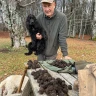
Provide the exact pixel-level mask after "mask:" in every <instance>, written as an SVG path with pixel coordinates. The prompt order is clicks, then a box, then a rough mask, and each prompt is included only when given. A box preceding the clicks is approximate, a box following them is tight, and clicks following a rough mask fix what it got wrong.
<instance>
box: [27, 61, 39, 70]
mask: <svg viewBox="0 0 96 96" xmlns="http://www.w3.org/2000/svg"><path fill="white" fill-rule="evenodd" d="M27 65H28V69H31V68H32V69H36V68H40V65H39V62H38V61H37V60H34V61H32V60H29V61H28V62H27Z"/></svg>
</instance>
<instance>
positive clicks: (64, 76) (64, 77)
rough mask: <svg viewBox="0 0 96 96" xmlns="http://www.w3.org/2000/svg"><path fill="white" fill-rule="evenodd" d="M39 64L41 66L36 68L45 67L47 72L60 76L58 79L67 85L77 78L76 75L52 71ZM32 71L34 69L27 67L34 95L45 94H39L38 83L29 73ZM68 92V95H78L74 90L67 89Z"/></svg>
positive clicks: (53, 75) (55, 76) (56, 76)
mask: <svg viewBox="0 0 96 96" xmlns="http://www.w3.org/2000/svg"><path fill="white" fill-rule="evenodd" d="M40 66H41V68H38V69H36V70H39V69H46V70H47V71H48V73H49V74H51V76H52V77H54V78H60V79H62V80H64V81H65V83H66V84H67V85H71V86H72V87H73V84H74V81H75V80H76V79H77V75H74V74H68V73H57V72H54V71H51V70H49V69H47V68H45V67H44V66H42V65H40ZM36 70H35V71H36ZM32 71H34V69H28V70H27V76H28V77H29V81H30V84H31V87H32V91H33V94H34V96H47V95H46V94H45V93H44V94H43V95H42V94H39V92H38V91H39V84H38V83H37V81H36V80H35V79H34V77H33V76H32V75H31V72H32ZM68 94H69V96H79V95H78V92H77V91H74V90H69V91H68Z"/></svg>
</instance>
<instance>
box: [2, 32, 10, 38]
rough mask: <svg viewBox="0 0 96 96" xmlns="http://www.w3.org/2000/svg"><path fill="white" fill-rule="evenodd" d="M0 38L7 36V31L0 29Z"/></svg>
mask: <svg viewBox="0 0 96 96" xmlns="http://www.w3.org/2000/svg"><path fill="white" fill-rule="evenodd" d="M0 38H9V32H6V31H4V32H3V31H0Z"/></svg>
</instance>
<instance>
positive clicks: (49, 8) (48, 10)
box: [42, 2, 55, 17]
mask: <svg viewBox="0 0 96 96" xmlns="http://www.w3.org/2000/svg"><path fill="white" fill-rule="evenodd" d="M42 7H43V11H44V13H45V15H46V16H48V17H52V16H53V14H54V9H55V2H53V3H42Z"/></svg>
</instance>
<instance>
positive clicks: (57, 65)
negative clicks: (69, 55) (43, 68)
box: [50, 59, 72, 68]
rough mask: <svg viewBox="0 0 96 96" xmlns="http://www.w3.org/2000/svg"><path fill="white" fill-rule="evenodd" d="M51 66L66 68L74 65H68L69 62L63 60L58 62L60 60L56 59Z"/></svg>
mask: <svg viewBox="0 0 96 96" xmlns="http://www.w3.org/2000/svg"><path fill="white" fill-rule="evenodd" d="M50 64H51V65H53V66H56V67H58V68H65V67H66V66H70V65H72V64H71V63H67V62H65V61H63V60H58V59H56V60H55V61H53V62H52V63H50Z"/></svg>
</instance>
